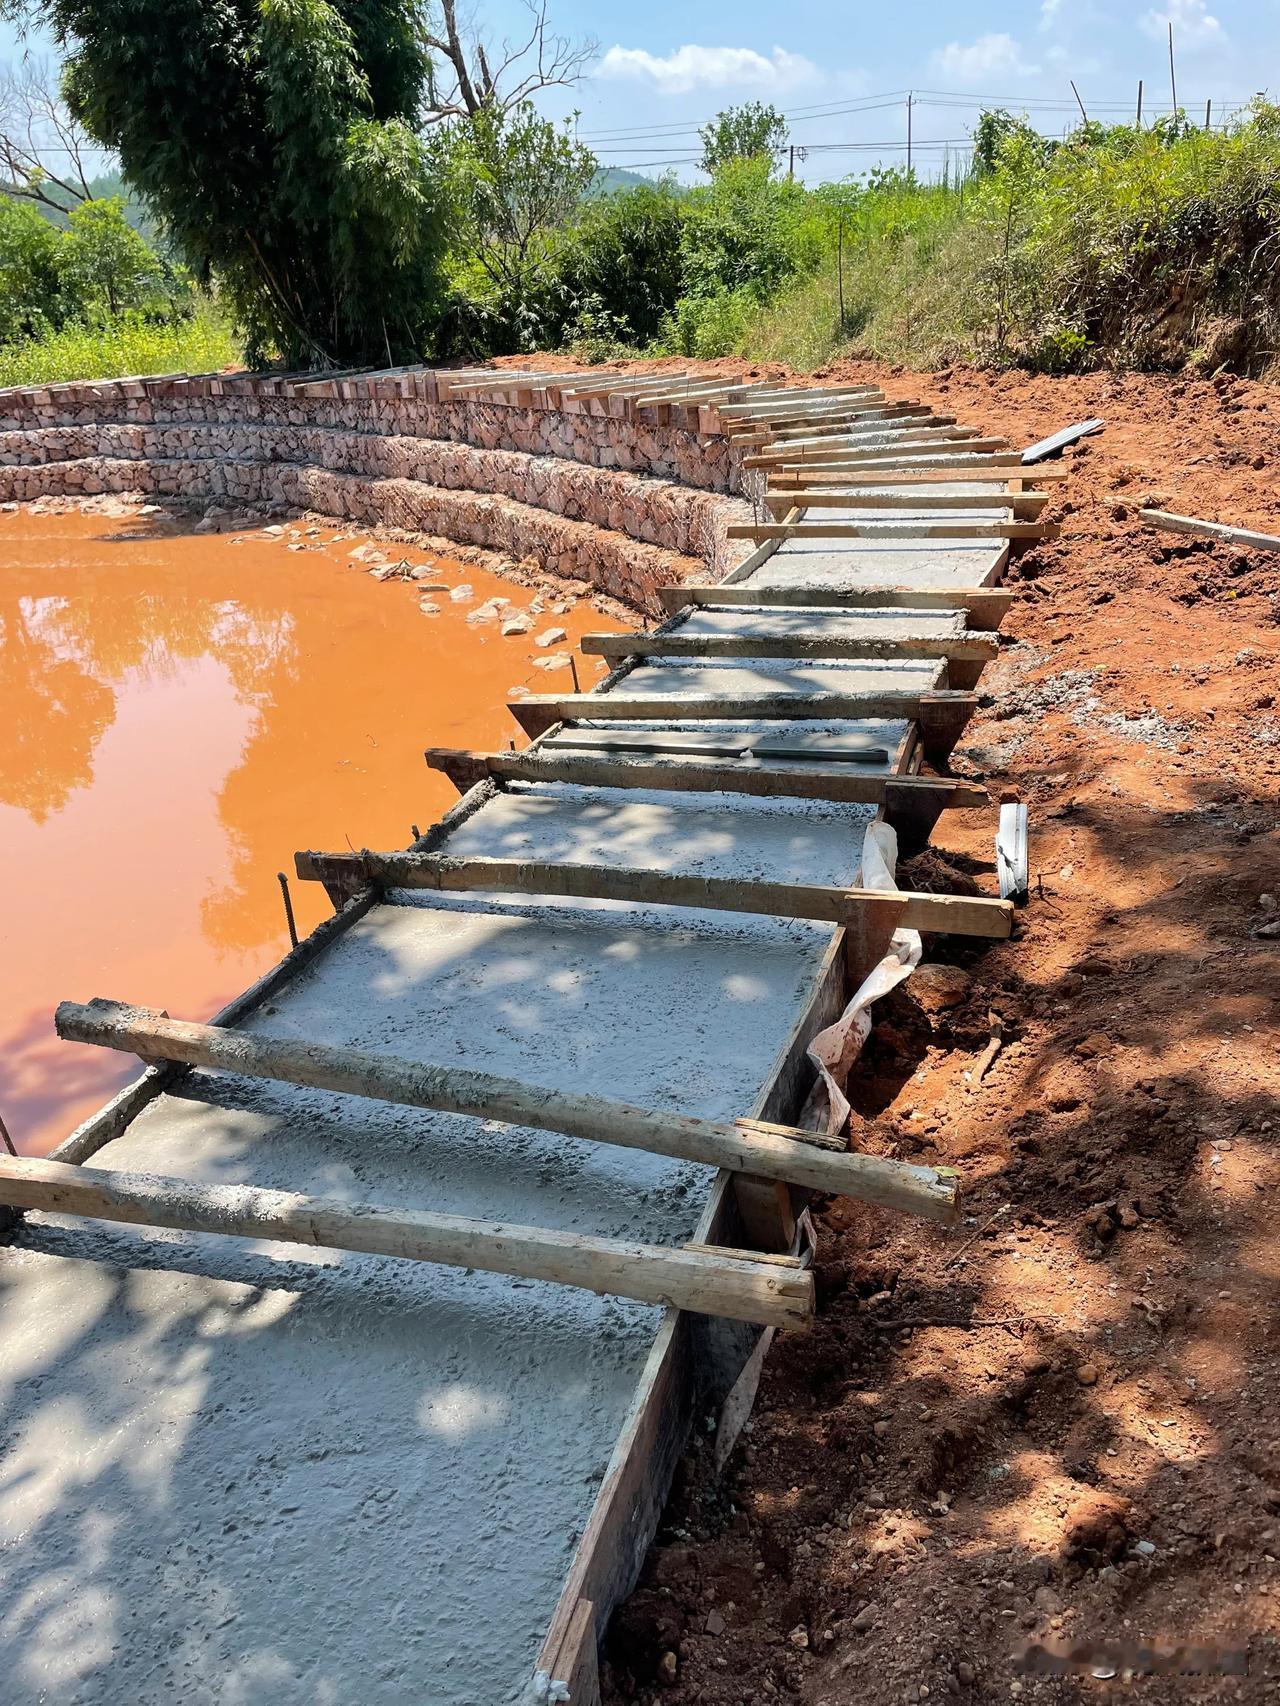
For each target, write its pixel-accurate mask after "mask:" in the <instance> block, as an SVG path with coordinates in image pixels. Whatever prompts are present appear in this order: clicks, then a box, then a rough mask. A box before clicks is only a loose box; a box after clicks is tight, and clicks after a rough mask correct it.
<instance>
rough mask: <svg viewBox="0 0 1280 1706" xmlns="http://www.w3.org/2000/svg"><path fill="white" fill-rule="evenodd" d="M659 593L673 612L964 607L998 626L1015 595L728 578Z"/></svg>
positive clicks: (976, 621)
mask: <svg viewBox="0 0 1280 1706" xmlns="http://www.w3.org/2000/svg"><path fill="white" fill-rule="evenodd" d="M658 597H659V599H660V600H661V603H662V607H663V609H664V610H666V611H667V612H668V613H669V614H671V615H675V614H676V612H677V611H680V610H683V609H684V608H685V607H686V606H687V605H696V606H697V607H699V608H701V609H713V608H715V607H717V606H723V607H725V608H728V609H740V608H742V607H744V606H750V607H754V606H762V607H764V608H766V609H767V608H768V607H769V606H771V605H772V606H776V607H777V608H779V609H788V610H791V609H805V610H808V609H815V610H967V611H968V613H969V625H970V627H973V628H995V627H997V626H998V625H999V623H1000V620H1001V618H1002V617H1003V616H1004V615H1005V614H1006V612H1007V611H1008V609H1009V606H1010V605H1011V604H1012V603H1013V601H1014V595H1013V593H1011V592H1000V591H995V590H994V589H992V588H989V587H932V586H931V587H914V586H869V587H846V588H835V587H824V586H794V587H792V586H785V587H766V586H750V585H738V586H732V585H729V584H728V583H726V582H721V583H718V584H717V583H704V584H695V583H692V582H691V583H688V584H686V585H684V586H663V587H659V588H658Z"/></svg>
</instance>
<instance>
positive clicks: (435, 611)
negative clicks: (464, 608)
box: [418, 598, 444, 616]
mask: <svg viewBox="0 0 1280 1706" xmlns="http://www.w3.org/2000/svg"><path fill="white" fill-rule="evenodd" d="M418 609H419V610H420V611H421V612H422V614H423V615H424V616H438V615H439V614H440V612H441V611H442V610H443V609H444V606H443V604H437V603H436V601H435V599H434V598H420V599H419V600H418Z"/></svg>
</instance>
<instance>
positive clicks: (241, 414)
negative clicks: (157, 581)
mask: <svg viewBox="0 0 1280 1706" xmlns="http://www.w3.org/2000/svg"><path fill="white" fill-rule="evenodd" d="M384 388H385V387H383V386H380V385H379V384H378V383H377V382H376V381H375V380H372V379H371V380H370V381H368V382H367V384H366V385H365V386H364V387H362V386H361V383H360V381H359V380H357V381H355V382H351V381H348V382H344V383H343V384H342V385H341V386H338V385H335V384H332V383H330V385H329V386H328V387H327V389H329V390H330V391H339V390H340V391H342V392H345V393H348V394H347V395H330V396H298V395H296V394H294V395H287V396H278V395H271V394H269V387H259V386H258V385H257V384H256V383H255V382H253V381H250V380H238V381H237V382H236V385H235V388H234V390H233V391H232V392H231V393H230V394H226V395H209V394H205V390H207V386H206V387H205V388H203V389H202V388H201V387H198V386H193V385H191V384H187V385H184V384H182V383H181V382H169V383H166V382H164V381H147V382H141V381H123V382H115V383H112V382H104V383H102V384H101V385H99V386H69V387H56V388H52V389H49V390H34V389H33V390H26V391H17V392H14V391H10V392H5V393H2V394H0V501H9V502H12V501H15V500H16V501H19V502H26V501H30V500H33V499H36V498H42V497H64V496H70V497H79V496H86V497H89V496H96V495H99V494H102V493H107V492H141V493H146V494H148V495H151V496H155V497H160V498H176V499H182V500H185V501H191V502H204V503H217V504H233V505H242V506H251V507H264V506H267V505H270V504H287V505H290V506H297V507H300V508H306V509H311V510H318V511H321V512H323V513H325V514H329V515H333V516H335V517H341V518H342V519H344V520H349V521H354V522H361V523H365V524H368V525H379V524H381V525H388V526H394V527H403V528H408V529H413V530H415V531H421V532H426V533H433V534H437V535H440V536H442V537H444V538H448V539H453V540H456V541H458V542H459V543H463V544H467V545H476V546H482V547H484V548H486V549H489V550H494V551H499V552H502V553H504V554H507V555H509V556H512V557H515V558H518V559H519V558H526V557H530V556H532V557H534V558H535V559H536V560H537V561H538V562H539V563H540V565H541V566H542V567H543V568H545V569H546V570H548V571H549V572H550V573H553V574H557V575H562V576H564V577H566V578H573V579H579V580H585V581H589V582H591V583H592V584H593V585H596V586H598V587H600V588H601V589H602V590H603V591H606V592H608V593H609V594H610V595H611V596H613V597H615V598H620V599H624V600H626V601H627V602H628V603H631V604H633V605H636V606H637V607H638V608H640V609H644V610H647V611H655V612H656V610H657V608H658V605H657V598H656V589H657V588H658V587H659V586H662V585H665V584H669V583H670V582H671V581H673V580H681V579H687V578H689V576H690V575H691V574H692V575H697V574H700V573H702V572H704V570H705V571H709V572H710V574H711V575H712V576H713V577H714V578H717V579H718V578H720V577H721V576H722V575H724V574H725V573H727V572H728V571H729V570H730V569H732V568H733V567H734V566H735V564H736V563H738V562H740V561H741V560H742V558H743V557H744V556H745V555H746V554H747V553H748V551H749V550H750V546H749V545H748V544H745V543H743V542H741V541H737V540H730V539H729V538H728V536H727V534H728V528H729V526H730V524H732V523H734V522H741V521H744V520H748V519H750V515H751V510H750V506H749V505H748V504H746V503H744V502H743V501H742V499H741V498H739V497H736V496H730V495H729V493H730V492H731V491H741V490H742V488H743V474H742V470H741V467H740V465H739V463H738V460H737V457H736V454H735V453H734V451H733V449H732V447H731V445H730V443H729V441H728V440H727V439H726V438H724V437H721V436H717V435H712V434H705V433H700V432H696V431H691V430H689V429H688V428H687V427H680V426H675V425H672V424H669V423H662V422H658V421H654V422H649V421H647V420H645V419H644V415H643V412H640V413H639V414H636V415H634V416H633V417H632V418H617V417H616V416H614V415H612V414H608V413H588V412H584V411H574V410H572V409H554V408H531V407H518V406H511V405H508V404H503V403H494V402H482V401H473V400H466V401H463V400H451V401H444V402H433V401H430V400H428V399H425V398H423V397H405V396H385V395H378V394H377V393H378V391H379V390H380V389H384ZM362 389H363V390H364V391H365V392H366V393H367V394H360V393H361V391H362Z"/></svg>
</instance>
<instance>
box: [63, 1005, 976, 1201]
mask: <svg viewBox="0 0 1280 1706" xmlns="http://www.w3.org/2000/svg"><path fill="white" fill-rule="evenodd" d="M57 1026H58V1035H59V1036H60V1037H63V1038H65V1039H67V1040H68V1041H71V1042H84V1043H96V1044H98V1045H100V1046H101V1047H104V1048H113V1049H119V1050H121V1051H123V1052H125V1053H128V1054H137V1055H139V1056H140V1057H141V1058H142V1059H144V1060H170V1061H178V1062H181V1063H182V1064H184V1065H187V1066H203V1067H209V1068H212V1069H214V1070H217V1071H222V1072H233V1073H239V1074H241V1075H244V1076H246V1077H250V1078H266V1079H271V1080H274V1081H276V1082H278V1083H285V1084H300V1085H305V1086H308V1087H310V1088H312V1089H319V1090H331V1091H336V1092H338V1093H339V1094H342V1095H348V1096H364V1097H368V1098H369V1099H371V1100H374V1101H380V1102H391V1103H394V1104H396V1105H397V1106H400V1107H408V1108H431V1109H436V1110H440V1111H443V1112H447V1113H454V1114H464V1115H467V1116H469V1117H471V1118H474V1119H485V1120H503V1121H505V1122H506V1123H507V1124H509V1125H517V1126H533V1127H535V1128H536V1129H537V1130H539V1131H556V1132H563V1133H564V1134H565V1135H566V1136H569V1137H575V1138H581V1139H583V1140H585V1141H587V1142H591V1143H607V1144H612V1145H616V1146H617V1147H620V1148H624V1149H643V1150H647V1151H649V1152H650V1153H651V1154H654V1155H669V1156H673V1157H675V1158H676V1159H678V1160H682V1161H697V1162H701V1163H703V1164H704V1165H706V1166H708V1167H724V1168H727V1169H728V1170H729V1171H731V1172H735V1173H747V1174H751V1175H753V1176H756V1177H760V1178H770V1179H778V1180H782V1181H784V1182H786V1183H789V1184H795V1185H800V1186H803V1187H805V1188H807V1189H809V1190H815V1191H825V1192H831V1193H834V1194H836V1195H841V1196H858V1197H861V1198H862V1199H863V1200H864V1201H867V1202H878V1203H881V1204H883V1205H884V1206H886V1207H890V1208H899V1209H903V1210H904V1211H905V1212H913V1213H920V1214H925V1215H927V1216H928V1217H929V1218H931V1219H935V1220H937V1219H942V1220H946V1219H950V1218H952V1217H953V1216H954V1214H955V1213H956V1211H957V1203H956V1190H955V1187H954V1184H952V1183H951V1182H950V1181H948V1180H945V1179H940V1178H939V1177H938V1175H937V1174H936V1173H934V1172H933V1170H932V1169H931V1168H928V1167H916V1166H912V1165H909V1164H907V1163H904V1162H900V1161H890V1160H885V1159H883V1158H881V1157H880V1156H875V1155H855V1154H852V1153H851V1152H850V1151H849V1150H847V1149H846V1148H844V1146H843V1144H842V1143H840V1142H839V1141H838V1140H835V1139H830V1138H827V1137H826V1136H825V1135H823V1136H820V1135H818V1134H816V1133H814V1132H807V1131H802V1130H800V1129H798V1128H796V1127H791V1126H778V1125H769V1124H762V1123H761V1122H759V1121H754V1120H738V1121H736V1122H735V1123H734V1124H732V1125H723V1124H720V1123H718V1122H717V1121H715V1120H706V1119H699V1118H696V1117H693V1116H690V1115H687V1114H676V1113H662V1112H655V1111H654V1110H653V1109H650V1108H637V1107H631V1106H629V1105H628V1104H627V1103H625V1102H608V1101H605V1100H604V1099H603V1097H599V1096H581V1095H574V1094H573V1093H571V1092H569V1091H563V1090H551V1089H547V1088H545V1087H544V1086H542V1085H538V1084H524V1083H521V1082H520V1081H519V1080H517V1079H513V1078H499V1077H495V1076H494V1075H493V1074H492V1073H487V1072H470V1071H466V1070H463V1069H461V1068H457V1067H444V1066H430V1065H425V1064H423V1063H422V1062H421V1061H416V1060H403V1059H400V1058H398V1057H397V1056H395V1055H386V1054H371V1053H369V1052H367V1051H363V1050H359V1049H346V1048H333V1047H329V1046H327V1045H325V1044H323V1043H311V1042H299V1041H296V1040H295V1039H293V1038H288V1039H277V1038H273V1037H260V1036H253V1035H250V1034H249V1033H247V1032H244V1031H232V1030H221V1029H219V1028H218V1027H217V1026H214V1025H195V1024H188V1023H186V1022H184V1021H182V1020H179V1019H170V1018H169V1017H168V1015H167V1014H164V1013H157V1012H154V1011H152V1010H151V1009H149V1008H145V1007H130V1006H128V1005H126V1004H124V1003H121V1002H116V1001H91V1002H88V1003H87V1004H84V1005H79V1004H77V1003H75V1002H70V1001H64V1002H63V1003H62V1005H61V1006H60V1007H59V1008H58V1012H57ZM868 1193H871V1194H868Z"/></svg>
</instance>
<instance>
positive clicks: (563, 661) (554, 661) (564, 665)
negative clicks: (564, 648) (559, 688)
mask: <svg viewBox="0 0 1280 1706" xmlns="http://www.w3.org/2000/svg"><path fill="white" fill-rule="evenodd" d="M572 662H573V659H572V658H571V657H570V656H569V654H568V652H552V653H550V655H549V656H547V657H545V658H534V660H533V667H534V668H535V669H568V667H569V665H570V664H571V663H572Z"/></svg>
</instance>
